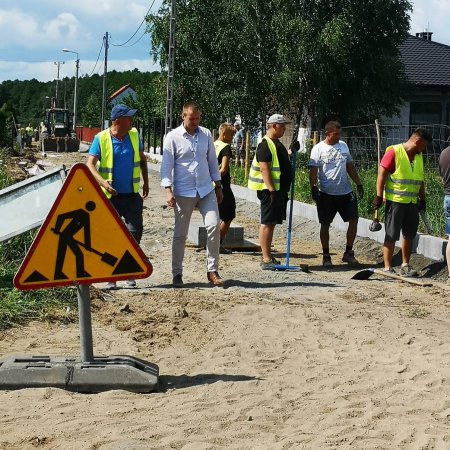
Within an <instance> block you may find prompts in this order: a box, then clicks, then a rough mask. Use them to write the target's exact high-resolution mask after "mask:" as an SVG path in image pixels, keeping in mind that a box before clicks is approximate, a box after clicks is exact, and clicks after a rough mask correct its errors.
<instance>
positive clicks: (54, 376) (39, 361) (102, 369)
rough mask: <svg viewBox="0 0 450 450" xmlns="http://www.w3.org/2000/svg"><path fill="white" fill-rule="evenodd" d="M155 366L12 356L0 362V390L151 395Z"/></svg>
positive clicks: (120, 359)
mask: <svg viewBox="0 0 450 450" xmlns="http://www.w3.org/2000/svg"><path fill="white" fill-rule="evenodd" d="M158 376H159V368H158V366H157V365H156V364H152V363H149V362H147V361H143V360H141V359H138V358H135V357H132V356H104V357H103V356H96V357H94V359H93V361H90V362H82V361H81V360H80V359H77V358H69V357H64V356H62V357H53V356H52V357H51V356H23V357H21V356H11V357H9V358H6V359H4V360H0V390H13V389H24V388H43V387H55V388H60V389H65V390H67V391H73V392H83V393H96V392H104V391H109V390H113V389H123V390H125V391H130V392H141V393H145V392H152V391H154V390H156V389H157V387H158Z"/></svg>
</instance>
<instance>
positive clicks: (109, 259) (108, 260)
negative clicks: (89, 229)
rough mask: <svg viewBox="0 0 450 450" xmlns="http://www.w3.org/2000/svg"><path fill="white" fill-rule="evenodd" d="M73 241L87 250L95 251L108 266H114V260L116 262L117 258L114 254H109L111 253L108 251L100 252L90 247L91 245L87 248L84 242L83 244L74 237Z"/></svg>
mask: <svg viewBox="0 0 450 450" xmlns="http://www.w3.org/2000/svg"><path fill="white" fill-rule="evenodd" d="M74 241H75V242H76V243H77V244H78V245H81V246H82V247H84V248H85V249H86V250H87V251H88V252H92V253H95V254H96V255H98V256H101V260H102V261H103V262H104V263H106V264H108V265H109V266H112V267H114V266H115V265H116V262H117V259H118V258H116V257H115V256H114V255H111V253H108V252H104V253H102V252H99V251H98V250H96V249H95V248H92V247H90V248H87V247H86V245H85V244H83V243H82V242H80V241H77V240H76V239H74Z"/></svg>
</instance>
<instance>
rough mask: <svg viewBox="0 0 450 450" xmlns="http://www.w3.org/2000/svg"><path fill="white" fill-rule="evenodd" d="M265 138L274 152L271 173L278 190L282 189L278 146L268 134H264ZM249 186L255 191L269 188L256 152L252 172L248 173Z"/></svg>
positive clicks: (271, 151)
mask: <svg viewBox="0 0 450 450" xmlns="http://www.w3.org/2000/svg"><path fill="white" fill-rule="evenodd" d="M263 139H265V140H266V141H267V145H268V146H269V150H270V153H272V163H271V166H270V173H271V175H272V181H273V186H274V187H275V190H276V191H279V190H280V176H281V170H280V163H279V161H278V155H277V148H276V147H275V144H274V142H273V141H272V139H270V138H269V137H267V136H264V137H263ZM248 188H249V189H251V190H253V191H261V190H263V189H269V188H268V187H267V186H266V184H265V183H264V180H263V176H262V173H261V167H260V165H259V162H258V161H257V159H256V154H255V156H254V158H253V161H252V166H251V167H250V173H249V175H248Z"/></svg>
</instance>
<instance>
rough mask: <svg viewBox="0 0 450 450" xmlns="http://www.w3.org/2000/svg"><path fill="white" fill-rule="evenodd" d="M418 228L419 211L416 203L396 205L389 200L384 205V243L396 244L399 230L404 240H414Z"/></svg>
mask: <svg viewBox="0 0 450 450" xmlns="http://www.w3.org/2000/svg"><path fill="white" fill-rule="evenodd" d="M418 227H419V209H418V206H417V204H416V203H396V202H391V201H390V200H387V201H386V204H385V205H384V230H385V232H386V235H385V237H384V240H385V241H388V242H396V241H398V240H399V238H400V230H401V231H402V235H403V237H404V238H405V239H411V240H412V239H414V238H415V236H416V234H417V229H418Z"/></svg>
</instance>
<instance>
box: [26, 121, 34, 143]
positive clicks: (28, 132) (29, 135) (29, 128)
mask: <svg viewBox="0 0 450 450" xmlns="http://www.w3.org/2000/svg"><path fill="white" fill-rule="evenodd" d="M25 132H26V136H27V139H26V142H27V147H31V140H32V139H33V132H34V130H33V127H32V126H31V123H29V124H28V126H27V127H26V128H25Z"/></svg>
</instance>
